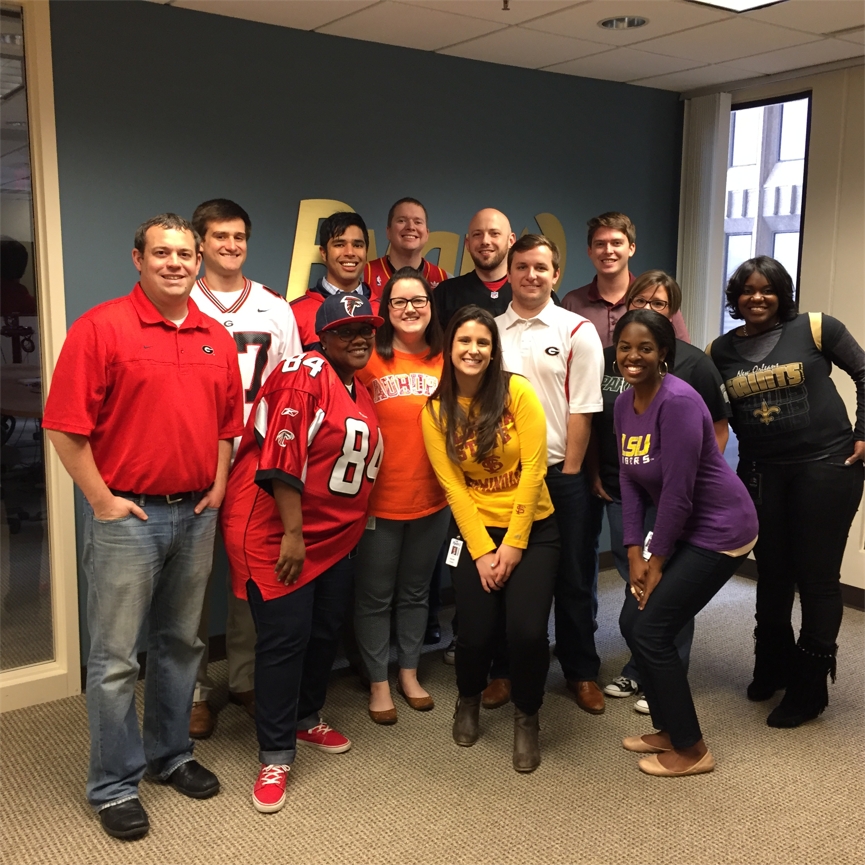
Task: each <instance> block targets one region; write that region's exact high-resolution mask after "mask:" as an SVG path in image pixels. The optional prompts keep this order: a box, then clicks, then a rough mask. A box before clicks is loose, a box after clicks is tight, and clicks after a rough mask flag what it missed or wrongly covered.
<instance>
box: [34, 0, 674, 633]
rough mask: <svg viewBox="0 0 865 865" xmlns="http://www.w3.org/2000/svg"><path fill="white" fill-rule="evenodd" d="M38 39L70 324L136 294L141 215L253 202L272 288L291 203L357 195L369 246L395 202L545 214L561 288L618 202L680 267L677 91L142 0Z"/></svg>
mask: <svg viewBox="0 0 865 865" xmlns="http://www.w3.org/2000/svg"><path fill="white" fill-rule="evenodd" d="M51 32H52V43H53V58H54V86H55V101H56V114H57V140H58V149H59V165H60V197H61V216H62V229H63V247H64V251H63V255H64V268H65V284H66V305H67V314H68V319H69V321H70V322H71V321H73V320H74V319H75V318H77V317H78V316H79V315H80V314H81V313H83V312H84V311H85V310H87V309H89V308H90V307H91V306H93V305H94V304H96V303H98V302H100V301H103V300H106V299H108V298H111V297H115V296H117V295H119V294H122V293H125V292H127V291H129V289H130V288H131V287H132V285H133V283H134V281H135V277H136V273H135V271H134V269H133V267H132V264H131V260H130V255H129V251H130V249H131V247H132V235H133V233H134V231H135V228H136V227H137V225H138V224H139V223H140V222H142V221H143V220H144V219H146V218H147V217H149V216H152V215H153V214H156V213H160V212H162V211H165V210H173V211H176V212H178V213H181V214H185V215H190V214H191V212H192V210H193V209H194V207H195V206H196V205H197V204H198V203H199V202H201V201H203V200H205V199H207V198H213V197H217V196H221V197H227V198H232V199H235V200H237V201H238V202H240V203H241V204H242V205H243V206H244V207H245V208H246V209H247V210H248V211H249V213H250V215H251V217H252V220H253V237H252V240H251V245H250V250H251V251H250V256H249V261H248V264H247V267H246V272H247V273H248V275H250V276H252V277H253V278H255V279H258V280H261V281H263V282H266V283H268V284H269V285H271V286H273V287H274V288H277V289H279V290H281V289H283V288H284V286H285V284H286V281H287V277H288V271H289V265H290V258H291V250H292V244H293V240H294V230H295V220H296V217H297V209H298V204H299V201H300V200H301V199H304V198H335V199H339V200H342V201H345V202H348V203H349V204H351V206H352V207H354V208H355V209H356V210H357V211H358V212H360V213H361V214H363V215H364V217H365V219H366V220H367V222H368V224H369V225H370V227H371V228H374V229H375V231H376V235H377V237H378V241H379V251H380V253H381V252H383V249H384V227H385V218H386V215H387V208H388V207H389V205H390V204H391V203H392V202H393V201H394V200H396V199H397V198H399V197H401V196H403V195H413V196H416V197H418V198H420V199H421V200H422V201H424V203H425V204H426V205H427V207H428V209H429V211H430V222H431V227H432V228H433V229H438V230H445V231H453V232H464V231H465V227H466V225H467V223H468V220H469V219H470V217H471V215H472V214H473V213H474V212H475V211H476V210H478V209H479V208H480V207H485V206H494V207H498V208H500V209H501V210H503V211H505V212H506V213H507V214H508V215H509V216H510V218H511V222H512V223H513V226H514V228H515V230H516V231H517V232H519V231H520V230H521V229H522V227H524V226H528V227H534V219H533V217H534V215H535V214H536V213H541V212H549V213H553V214H554V215H555V216H557V217H558V218H559V220H560V221H561V222H562V224H563V226H564V229H565V233H566V236H567V240H568V253H569V260H568V267H567V272H566V274H565V279H564V284H563V286H562V287H561V288H560V293H561V292H564V291H567V290H569V289H571V288H575V287H577V286H579V285H581V284H583V283H584V282H588V281H589V279H590V278H591V277H592V275H593V273H594V272H593V270H592V268H591V266H590V265H589V263H588V261H587V259H586V258H585V254H584V252H585V239H584V238H585V223H586V220H587V219H588V218H589V217H590V216H592V215H595V214H597V213H601V212H603V211H605V210H623V211H625V212H626V213H628V214H629V215H630V216H631V218H632V219H633V220H634V222H635V223H636V225H637V227H638V239H637V240H638V251H637V256H636V258H635V260H634V270H636V271H637V272H640V271H641V270H643V269H648V268H649V267H661V268H665V269H668V270H673V269H674V268H675V262H676V238H677V220H678V200H679V164H680V148H681V135H682V110H681V105H680V103H679V100H678V96H677V95H676V94H673V93H668V92H665V91H660V90H652V89H648V88H641V87H632V86H629V85H624V84H615V83H612V82H605V81H595V80H588V79H581V78H573V77H569V76H565V75H555V74H552V73H545V72H534V71H530V70H524V69H517V68H511V67H507V66H498V65H494V64H488V63H479V62H475V61H471V60H462V59H459V58H453V57H445V56H439V55H436V54H432V53H427V52H421V51H413V50H409V49H402V48H394V47H390V46H385V45H377V44H373V43H369V42H361V41H355V40H348V39H342V38H338V37H331V36H323V35H319V34H316V33H306V32H303V31H298V30H289V29H286V28H279V27H272V26H268V25H264V24H255V23H252V22H246V21H239V20H235V19H231V18H224V17H221V16H216V15H208V14H204V13H197V12H190V11H188V10H184V9H175V8H173V7H170V6H163V5H158V4H155V3H144V2H121V0H115V2H111V3H105V2H88V0H77V2H74V3H73V2H68V0H66V2H57V0H54V2H52V3H51ZM406 106H411V107H410V108H406ZM221 615H222V608H220V607H219V605H217V608H216V609H215V611H214V616H215V621H218V618H219V617H220V616H221ZM216 627H217V628H218V624H217V625H216Z"/></svg>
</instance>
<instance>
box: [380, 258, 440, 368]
mask: <svg viewBox="0 0 865 865" xmlns="http://www.w3.org/2000/svg"><path fill="white" fill-rule="evenodd" d="M402 279H415V280H417V281H418V282H419V283H420V284H421V285H422V286H423V290H424V293H425V294H426V296H427V297H428V298H429V310H430V320H429V324H428V325H427V326H426V330H425V331H424V339H425V340H426V344H427V345H428V346H429V351H428V352H427V354H426V356H425V358H424V360H432V359H433V358H434V357H438V356H439V355H440V354H441V353H442V346H443V344H444V331H443V330H442V325H441V322H440V321H439V317H438V314H437V313H436V305H435V297H434V293H433V290H432V287H431V286H430V284H429V283H428V282H427V281H426V278H425V277H424V275H423V274H422V273H421V272H420V271H419V270H415V269H414V268H413V267H401V268H400V269H399V270H398V271H396V273H394V274H393V275H392V276H391V278H390V279H389V280H388V281H387V283H386V284H385V287H384V291H382V293H381V298H379V302H378V314H379V315H380V316H381V317H382V318H383V319H384V323H383V324H382V325H381V327H379V328H378V329H377V330H376V332H375V350H376V351H377V352H378V356H379V357H380V358H383V359H384V360H390V359H391V358H392V357H393V334H394V326H393V324H391V320H390V309H389V305H390V296H391V295H392V294H393V287H394V286H395V285H396V284H397V283H398V282H399V281H400V280H402Z"/></svg>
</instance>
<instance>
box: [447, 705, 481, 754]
mask: <svg viewBox="0 0 865 865" xmlns="http://www.w3.org/2000/svg"><path fill="white" fill-rule="evenodd" d="M480 713H481V695H480V694H477V695H476V696H474V697H457V707H456V711H455V712H454V729H453V735H454V742H456V743H457V745H462V746H463V747H466V748H468V747H469V746H470V745H474V743H475V742H477V740H478V735H479V730H478V720H479V716H480Z"/></svg>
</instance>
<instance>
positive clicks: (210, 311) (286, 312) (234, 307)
mask: <svg viewBox="0 0 865 865" xmlns="http://www.w3.org/2000/svg"><path fill="white" fill-rule="evenodd" d="M191 297H192V299H193V300H194V301H195V304H196V306H197V307H198V308H199V309H200V310H201V311H202V312H203V313H205V314H206V315H209V316H210V317H211V318H215V319H216V320H217V321H218V322H220V324H222V325H224V326H225V329H226V330H227V331H228V332H229V333H230V334H231V335H232V336H233V337H234V343H235V345H236V346H237V360H238V362H239V364H240V378H241V381H242V382H243V422H244V423H246V421H247V420H248V419H249V412H250V411H251V410H252V404H253V402H255V398H256V397H257V396H258V392H259V390H261V386H262V384H264V382H265V381H266V380H267V377H268V376H269V375H270V374H271V373H272V372H273V370H275V369H276V368H277V367H278V366H279V364H281V363H282V362H283V361H284V360H285V359H286V358H289V357H294V355H296V354H300V353H301V352H302V351H303V348H302V347H301V344H300V336H299V335H298V332H297V324H296V323H295V320H294V313H293V312H292V311H291V307H290V306H289V304H288V301H286V299H285V298H284V297H283V296H282V295H280V294H277V293H276V292H275V291H272V290H271V289H269V288H268V287H267V286H265V285H262V284H261V283H260V282H253V281H252V280H250V279H247V280H246V281H245V285H244V287H243V290H242V291H240V292H239V293H238V292H222V291H211V290H210V289H209V288H208V287H207V285H205V282H204V280H203V279H199V280H197V281H196V283H195V285H194V286H193V288H192V294H191ZM235 450H236V443H235Z"/></svg>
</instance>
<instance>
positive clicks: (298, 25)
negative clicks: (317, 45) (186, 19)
mask: <svg viewBox="0 0 865 865" xmlns="http://www.w3.org/2000/svg"><path fill="white" fill-rule="evenodd" d="M377 2H378V0H317V2H312V0H280V2H278V3H274V2H272V0H243V2H240V0H176V2H174V3H173V4H172V5H174V6H180V7H182V8H184V9H194V10H195V11H197V12H212V13H215V14H217V15H227V16H228V17H230V18H244V19H246V20H247V21H260V22H261V23H262V24H277V25H279V26H281V27H294V28H295V29H297V30H315V28H316V27H322V26H323V25H325V24H329V23H330V22H331V21H336V20H337V19H338V18H343V17H344V16H346V15H350V14H351V13H352V12H359V11H360V10H361V9H364V8H365V7H367V6H372V5H374V4H375V3H377Z"/></svg>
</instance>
